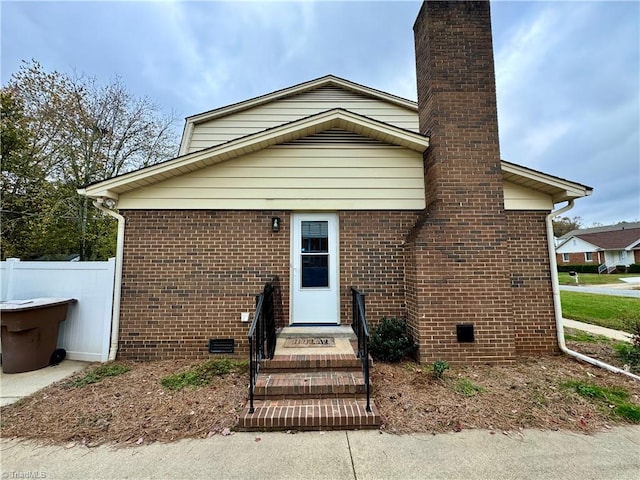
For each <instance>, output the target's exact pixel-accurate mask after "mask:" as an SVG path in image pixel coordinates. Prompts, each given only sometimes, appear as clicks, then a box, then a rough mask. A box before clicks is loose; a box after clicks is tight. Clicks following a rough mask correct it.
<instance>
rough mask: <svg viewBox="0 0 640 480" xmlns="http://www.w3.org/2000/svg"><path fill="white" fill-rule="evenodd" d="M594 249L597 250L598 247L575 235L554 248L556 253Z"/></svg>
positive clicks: (593, 250)
mask: <svg viewBox="0 0 640 480" xmlns="http://www.w3.org/2000/svg"><path fill="white" fill-rule="evenodd" d="M596 251H598V247H596V246H595V245H593V244H591V243H589V242H585V241H584V240H581V239H579V238H577V237H574V238H571V239H569V241H568V242H566V243H564V244H563V245H561V246H560V247H558V248H556V253H582V252H596Z"/></svg>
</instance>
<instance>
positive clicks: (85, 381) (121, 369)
mask: <svg viewBox="0 0 640 480" xmlns="http://www.w3.org/2000/svg"><path fill="white" fill-rule="evenodd" d="M129 370H131V367H130V366H128V365H123V364H121V363H104V364H102V365H99V366H98V367H96V368H94V369H93V370H91V371H90V372H88V373H87V374H85V375H84V376H83V377H80V378H76V379H75V380H71V381H70V382H68V383H67V386H68V387H74V388H78V387H84V386H85V385H90V384H92V383H98V382H100V381H101V380H102V379H103V378H106V377H117V376H118V375H122V374H123V373H126V372H128V371H129Z"/></svg>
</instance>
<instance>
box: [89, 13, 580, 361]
mask: <svg viewBox="0 0 640 480" xmlns="http://www.w3.org/2000/svg"><path fill="white" fill-rule="evenodd" d="M425 8H426V9H428V10H430V11H429V14H428V15H425V14H424V13H425ZM414 30H415V35H416V55H417V71H418V99H419V100H418V102H417V103H416V102H413V101H410V100H406V99H403V98H399V97H397V96H395V95H392V94H389V93H385V92H381V91H379V90H375V89H373V88H370V87H366V86H364V85H360V84H357V83H354V82H351V81H348V80H345V79H341V78H337V77H334V76H331V75H329V76H326V77H322V78H318V79H316V80H312V81H309V82H305V83H301V84H298V85H295V86H292V87H289V88H285V89H283V90H279V91H276V92H273V93H269V94H266V95H263V96H260V97H257V98H253V99H250V100H247V101H244V102H240V103H236V104H233V105H230V106H227V107H223V108H219V109H215V110H210V111H207V112H204V113H200V114H198V115H194V116H192V117H188V118H187V119H186V124H185V129H184V134H183V137H182V143H181V146H180V156H179V157H177V158H175V159H172V160H170V161H167V162H164V163H161V164H158V165H154V166H150V167H147V168H143V169H141V170H137V171H134V172H130V173H127V174H124V175H120V176H118V177H115V178H111V179H109V180H105V181H102V182H99V183H95V184H92V185H89V186H87V187H86V188H85V189H83V190H81V193H82V194H84V195H86V196H88V197H91V198H93V199H95V200H96V201H97V204H98V205H101V206H102V205H106V204H109V203H111V204H114V205H112V206H115V207H116V208H117V210H118V212H119V213H120V214H121V215H122V216H123V218H124V219H126V228H125V229H124V230H122V231H121V233H120V237H119V244H120V245H121V248H123V260H122V277H121V278H122V289H121V292H122V299H121V302H119V305H120V316H119V318H120V335H119V347H120V350H119V355H120V356H121V357H123V358H127V359H134V360H148V359H168V358H185V357H189V358H203V357H206V356H207V355H208V350H207V342H208V340H209V339H210V338H233V339H235V346H236V350H235V351H236V353H237V354H238V355H247V349H248V342H247V339H246V338H247V337H246V335H247V331H248V327H249V325H248V323H245V322H243V321H242V319H246V318H247V316H248V315H247V313H246V312H252V311H253V308H254V301H255V300H254V296H255V295H256V294H258V293H259V292H261V291H262V289H263V287H264V285H265V283H266V282H268V281H270V280H272V279H273V278H274V277H277V278H278V279H279V285H280V288H279V292H280V295H279V298H280V301H279V308H278V310H279V312H280V315H279V322H280V325H281V326H282V325H289V324H295V325H304V324H314V325H321V326H322V325H336V324H343V325H348V324H350V319H351V297H350V293H349V292H350V290H349V289H350V287H351V286H353V287H357V288H359V289H361V290H362V291H364V292H365V293H366V295H367V297H366V312H367V318H368V319H369V322H370V323H372V324H374V325H375V324H376V323H378V322H379V321H380V320H381V318H382V317H403V318H406V319H407V322H408V325H409V328H410V330H411V333H412V334H413V336H414V338H415V340H416V341H417V343H418V345H419V357H420V360H421V361H434V360H438V359H442V360H448V361H450V362H455V363H458V364H459V363H478V364H485V363H511V362H513V361H514V360H515V358H516V356H518V355H531V354H541V353H549V352H556V351H557V342H556V327H555V320H554V318H555V317H554V307H553V295H552V288H551V278H552V271H551V268H550V265H551V261H550V258H549V256H544V255H543V256H540V254H539V252H541V251H544V250H545V249H547V247H548V242H549V241H551V242H553V238H552V237H551V238H548V236H547V231H549V228H550V225H551V216H550V215H549V214H550V212H551V211H552V210H553V209H554V204H557V203H560V202H566V201H569V202H572V201H573V200H574V199H577V198H581V197H584V196H586V195H589V194H590V193H591V188H590V187H586V186H584V185H581V184H578V183H575V182H572V181H569V180H564V179H561V178H557V177H554V176H552V175H548V174H545V173H543V172H538V171H535V170H532V169H529V168H526V167H522V166H519V165H516V164H513V163H509V162H505V161H501V160H500V154H499V146H498V124H497V115H496V96H495V78H494V69H493V51H492V43H491V28H490V17H489V9H488V5H487V4H486V3H485V2H474V3H472V4H469V5H467V4H466V3H465V2H459V3H458V2H444V3H440V2H434V3H432V4H429V5H427V6H423V9H422V10H421V14H420V15H419V17H418V20H417V21H416V24H415V26H414ZM101 208H104V207H101ZM122 222H124V220H121V223H122ZM122 245H123V246H122ZM552 247H553V243H551V248H552ZM243 313H244V315H242V314H243ZM461 325H465V326H466V327H460V326H461ZM460 328H463V329H464V328H466V329H473V338H471V337H470V336H467V337H465V338H462V337H459V336H458V334H457V332H458V330H459V329H460ZM469 340H471V341H469Z"/></svg>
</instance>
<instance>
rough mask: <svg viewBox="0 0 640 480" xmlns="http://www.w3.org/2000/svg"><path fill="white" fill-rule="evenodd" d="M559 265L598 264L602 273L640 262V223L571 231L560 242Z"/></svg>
mask: <svg viewBox="0 0 640 480" xmlns="http://www.w3.org/2000/svg"><path fill="white" fill-rule="evenodd" d="M559 240H560V241H559V243H558V246H557V247H556V261H557V263H558V265H562V264H563V263H565V264H570V265H578V264H589V263H591V264H595V265H599V266H600V267H601V268H600V271H601V272H605V271H607V272H611V271H613V270H614V269H615V268H616V266H617V265H624V266H626V267H628V266H629V265H631V264H633V263H640V222H634V223H627V222H622V223H618V224H617V225H607V226H605V227H595V228H585V229H579V230H572V231H571V232H569V233H567V234H565V235H563V236H562V237H560V239H559Z"/></svg>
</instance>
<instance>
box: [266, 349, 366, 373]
mask: <svg viewBox="0 0 640 480" xmlns="http://www.w3.org/2000/svg"><path fill="white" fill-rule="evenodd" d="M361 368H362V367H361V363H360V360H358V359H357V358H356V356H355V355H354V354H351V355H348V354H337V355H275V356H274V357H273V359H271V360H263V362H262V365H261V367H260V373H261V374H262V373H263V372H299V371H300V370H305V371H307V370H310V371H316V372H319V371H326V370H331V371H340V370H345V371H360V369H361Z"/></svg>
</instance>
